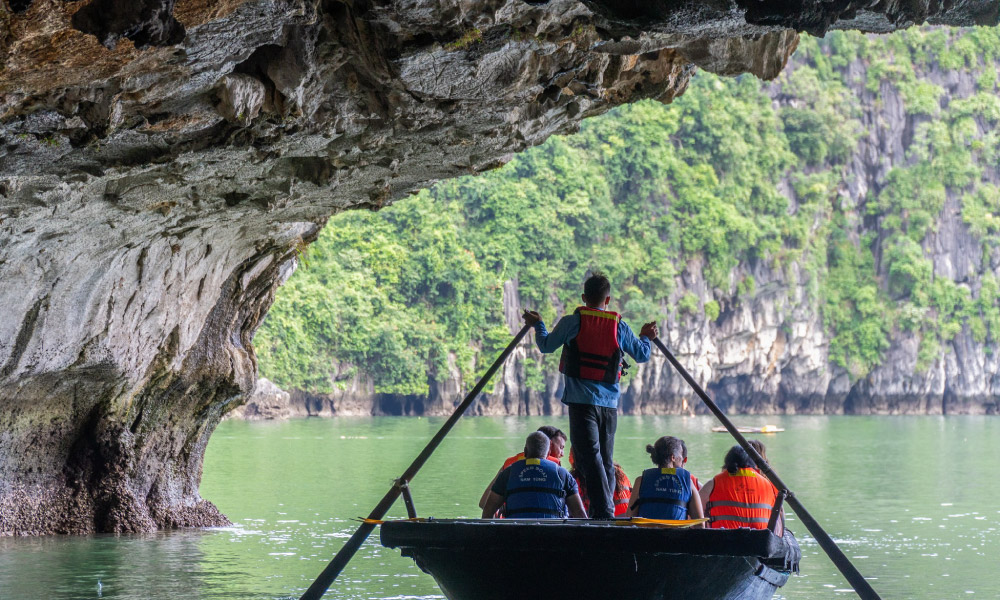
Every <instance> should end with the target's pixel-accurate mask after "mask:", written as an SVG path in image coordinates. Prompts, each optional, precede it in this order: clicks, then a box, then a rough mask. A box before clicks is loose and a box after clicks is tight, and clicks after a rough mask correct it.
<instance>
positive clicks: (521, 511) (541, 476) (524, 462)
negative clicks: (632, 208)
mask: <svg viewBox="0 0 1000 600" xmlns="http://www.w3.org/2000/svg"><path fill="white" fill-rule="evenodd" d="M548 451H549V438H548V437H547V436H546V435H545V434H544V433H542V432H540V431H536V432H534V433H532V434H531V435H529V436H528V439H527V440H526V441H525V443H524V458H523V459H521V460H519V461H517V462H515V463H514V464H512V465H511V466H509V467H507V468H506V469H504V470H503V471H500V475H498V476H497V478H496V481H494V482H493V487H492V488H491V489H490V492H489V494H488V495H487V497H486V505H485V506H484V507H483V518H484V519H488V518H491V517H492V516H493V515H494V514H496V511H497V510H498V509H499V508H500V506H501V505H504V504H506V509H505V511H504V512H505V515H506V516H507V517H508V518H520V519H559V518H563V517H564V516H566V514H567V511H568V513H569V516H571V517H574V518H581V519H582V518H586V517H587V513H585V512H584V511H583V502H582V501H581V500H580V494H579V492H578V490H577V487H576V482H575V481H574V480H573V477H572V476H571V475H570V474H569V471H567V470H566V469H564V468H562V467H560V466H559V465H557V464H556V463H554V462H552V461H550V460H546V459H545V458H543V457H544V456H546V455H547V454H548Z"/></svg>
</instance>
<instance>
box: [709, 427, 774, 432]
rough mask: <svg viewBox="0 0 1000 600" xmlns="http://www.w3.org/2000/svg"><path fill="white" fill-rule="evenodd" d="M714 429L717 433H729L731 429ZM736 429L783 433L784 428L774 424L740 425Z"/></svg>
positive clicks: (740, 430)
mask: <svg viewBox="0 0 1000 600" xmlns="http://www.w3.org/2000/svg"><path fill="white" fill-rule="evenodd" d="M712 431H713V432H715V433H729V430H728V429H726V428H725V427H713V428H712ZM736 431H739V432H740V433H781V432H782V431H784V428H781V427H776V426H774V425H763V426H761V427H744V426H742V425H738V426H737V427H736Z"/></svg>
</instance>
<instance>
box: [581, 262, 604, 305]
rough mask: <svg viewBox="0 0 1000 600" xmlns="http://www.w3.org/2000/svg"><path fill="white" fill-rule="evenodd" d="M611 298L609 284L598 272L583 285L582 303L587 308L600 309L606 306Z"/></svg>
mask: <svg viewBox="0 0 1000 600" xmlns="http://www.w3.org/2000/svg"><path fill="white" fill-rule="evenodd" d="M610 298H611V282H610V281H608V278H607V277H605V276H604V273H601V272H600V271H598V272H596V273H594V274H593V275H591V276H590V277H588V278H587V281H585V282H584V283H583V302H584V304H586V305H587V306H592V307H595V308H601V307H603V306H606V305H607V304H608V300H609V299H610Z"/></svg>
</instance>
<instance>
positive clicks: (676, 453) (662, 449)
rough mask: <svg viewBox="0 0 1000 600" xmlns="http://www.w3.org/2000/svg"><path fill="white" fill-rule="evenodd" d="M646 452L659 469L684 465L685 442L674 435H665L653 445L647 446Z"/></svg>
mask: <svg viewBox="0 0 1000 600" xmlns="http://www.w3.org/2000/svg"><path fill="white" fill-rule="evenodd" d="M646 452H649V458H650V460H652V461H653V464H654V465H656V466H658V467H669V466H670V465H672V464H673V465H683V464H684V442H682V441H681V440H680V438H675V437H674V436H672V435H665V436H663V437H661V438H660V439H658V440H656V441H655V442H653V443H652V444H647V445H646Z"/></svg>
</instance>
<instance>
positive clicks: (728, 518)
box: [708, 515, 768, 523]
mask: <svg viewBox="0 0 1000 600" xmlns="http://www.w3.org/2000/svg"><path fill="white" fill-rule="evenodd" d="M719 521H734V522H736V523H767V521H768V520H767V519H766V518H763V517H740V516H737V515H714V516H711V517H709V518H708V522H709V523H718V522H719Z"/></svg>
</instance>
